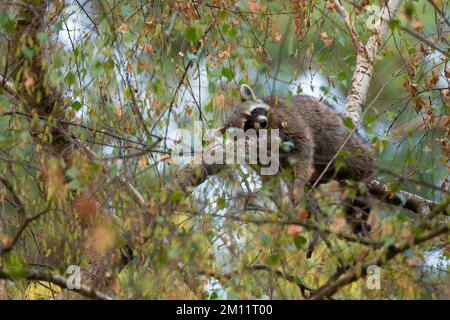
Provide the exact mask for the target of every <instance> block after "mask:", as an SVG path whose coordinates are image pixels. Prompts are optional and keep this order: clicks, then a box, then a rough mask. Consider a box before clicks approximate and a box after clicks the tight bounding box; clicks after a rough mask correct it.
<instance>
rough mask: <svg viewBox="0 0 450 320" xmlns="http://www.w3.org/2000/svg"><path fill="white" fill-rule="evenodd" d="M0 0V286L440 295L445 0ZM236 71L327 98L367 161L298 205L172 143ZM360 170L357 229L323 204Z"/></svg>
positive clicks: (263, 89) (218, 113)
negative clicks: (365, 177)
mask: <svg viewBox="0 0 450 320" xmlns="http://www.w3.org/2000/svg"><path fill="white" fill-rule="evenodd" d="M0 8H1V10H0V54H1V58H0V299H2V298H3V299H56V298H63V299H71V298H80V297H83V298H93V299H133V298H135V299H136V298H137V299H161V298H168V299H219V298H220V299H448V298H449V297H450V291H449V288H450V286H449V284H450V277H449V274H448V272H449V270H450V269H449V268H450V264H449V259H450V256H449V255H450V247H449V230H450V222H449V219H448V214H449V201H450V195H449V168H450V166H449V159H450V149H449V135H450V112H449V111H450V109H449V102H450V64H449V56H450V50H449V48H450V45H449V42H450V21H449V18H448V17H449V12H450V7H449V4H448V3H447V2H445V1H440V0H427V1H411V0H408V1H401V0H389V1H340V0H327V1H314V0H293V1H271V0H248V1H244V0H235V1H231V0H221V1H219V0H210V1H207V0H179V1H174V0H168V1H162V0H146V1H122V0H99V1H90V0H74V1H64V0H59V1H44V0H24V1H18V0H17V1H16V0H14V1H4V2H2V4H0ZM244 83H246V84H250V85H251V86H252V88H253V89H254V90H255V92H256V93H257V95H258V96H265V95H277V96H280V97H283V98H285V99H287V100H288V101H289V99H291V98H292V97H293V96H295V95H300V94H308V95H311V96H314V97H316V98H317V99H319V100H321V101H325V102H327V103H328V104H329V105H331V106H332V107H334V108H336V109H337V110H339V111H340V112H341V113H342V114H343V118H342V121H343V124H344V125H345V126H346V127H347V128H348V129H349V132H352V134H361V135H364V138H365V139H367V141H369V143H370V144H371V146H372V147H373V149H374V152H375V157H376V163H377V167H378V173H377V177H376V179H374V180H372V181H369V182H368V183H367V184H366V185H361V184H358V183H354V182H352V181H349V182H348V183H347V184H346V185H345V188H344V189H342V188H339V187H338V186H337V184H336V183H335V182H331V183H327V184H324V185H314V186H312V188H310V190H309V193H308V195H309V196H310V197H311V198H312V199H314V201H315V202H316V203H317V212H315V213H314V214H313V212H310V211H309V210H307V209H306V208H305V207H304V206H300V207H294V206H292V204H291V203H290V202H289V201H285V200H286V199H287V198H288V197H289V196H288V195H287V191H286V190H287V186H288V184H289V179H290V177H291V176H292V172H291V171H290V170H287V171H286V172H283V174H279V175H275V176H273V177H272V178H271V179H270V181H266V180H264V179H261V176H260V175H259V174H258V170H255V167H254V166H251V165H226V164H205V163H201V164H198V163H196V162H195V161H194V158H195V157H194V156H193V155H192V154H189V155H187V156H186V157H184V158H183V161H182V162H181V163H179V162H177V161H175V160H174V157H173V151H174V150H175V149H176V148H177V146H178V145H179V144H180V131H179V129H185V130H188V131H191V132H193V130H194V123H197V124H199V126H200V127H201V128H202V130H203V132H207V131H208V130H212V129H216V128H220V127H221V125H222V124H223V122H224V119H225V118H226V117H227V115H228V114H229V113H230V112H231V109H232V106H233V105H234V104H235V103H236V102H237V101H239V99H240V95H239V88H240V85H242V84H244ZM201 138H202V137H201V136H195V137H193V140H195V143H197V144H200V146H201V147H203V148H204V149H205V150H207V151H208V150H210V149H209V148H210V147H211V146H210V145H208V144H207V143H205V142H204V141H202V139H201ZM208 152H209V151H208ZM342 156H344V154H336V159H335V160H336V161H334V162H333V163H332V164H330V165H333V166H336V167H339V166H341V165H342V161H340V160H339V158H340V157H342ZM361 188H363V189H364V190H365V191H366V192H368V193H370V194H371V195H372V197H373V203H374V208H373V210H372V212H371V214H370V217H369V222H370V224H371V225H372V231H371V233H370V235H364V236H361V235H355V234H353V233H352V232H351V230H350V228H349V226H348V225H347V224H346V222H345V218H344V212H343V209H342V206H340V200H341V199H342V197H344V196H349V197H352V196H355V195H356V193H357V191H358V190H361ZM316 233H318V234H320V238H321V239H322V241H320V243H318V244H317V246H316V247H315V249H314V252H313V254H312V257H311V258H309V259H307V258H306V252H307V247H308V242H310V241H311V239H312V238H313V237H314V234H316ZM78 268H80V269H78ZM77 270H79V272H80V274H79V275H80V276H81V282H80V283H76V282H77V281H76V280H77V279H75V278H74V276H78V273H77V272H78V271H77ZM74 279H75V280H74ZM74 284H75V287H73V285H74Z"/></svg>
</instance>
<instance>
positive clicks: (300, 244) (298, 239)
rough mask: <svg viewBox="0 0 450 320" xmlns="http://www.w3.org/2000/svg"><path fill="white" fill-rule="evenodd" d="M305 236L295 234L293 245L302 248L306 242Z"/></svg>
mask: <svg viewBox="0 0 450 320" xmlns="http://www.w3.org/2000/svg"><path fill="white" fill-rule="evenodd" d="M306 242H307V241H306V238H305V237H303V236H300V235H297V236H296V237H295V238H294V243H295V247H296V248H297V249H298V250H300V249H301V248H303V246H304V245H305V244H306Z"/></svg>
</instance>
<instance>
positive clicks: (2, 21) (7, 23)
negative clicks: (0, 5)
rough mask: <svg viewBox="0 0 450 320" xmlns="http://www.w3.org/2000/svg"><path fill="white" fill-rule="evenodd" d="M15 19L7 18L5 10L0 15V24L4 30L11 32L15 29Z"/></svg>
mask: <svg viewBox="0 0 450 320" xmlns="http://www.w3.org/2000/svg"><path fill="white" fill-rule="evenodd" d="M16 24H17V21H16V20H12V19H10V18H9V16H8V14H7V13H6V11H4V12H3V14H2V15H1V16H0V26H1V27H2V28H3V29H5V30H6V32H8V33H13V32H14V31H15V30H16Z"/></svg>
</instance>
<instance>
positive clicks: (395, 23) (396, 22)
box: [388, 19, 400, 31]
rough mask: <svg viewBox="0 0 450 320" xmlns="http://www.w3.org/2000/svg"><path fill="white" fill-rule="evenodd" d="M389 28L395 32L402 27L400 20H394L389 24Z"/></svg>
mask: <svg viewBox="0 0 450 320" xmlns="http://www.w3.org/2000/svg"><path fill="white" fill-rule="evenodd" d="M388 25H389V28H391V30H392V31H395V30H396V29H398V27H399V26H400V20H398V19H392V20H390V21H389V22H388Z"/></svg>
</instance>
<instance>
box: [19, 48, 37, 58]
mask: <svg viewBox="0 0 450 320" xmlns="http://www.w3.org/2000/svg"><path fill="white" fill-rule="evenodd" d="M20 51H21V52H22V54H23V55H24V56H25V57H27V58H28V59H30V60H31V59H32V58H33V55H34V51H33V49H30V48H27V47H23V48H22V50H20Z"/></svg>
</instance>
